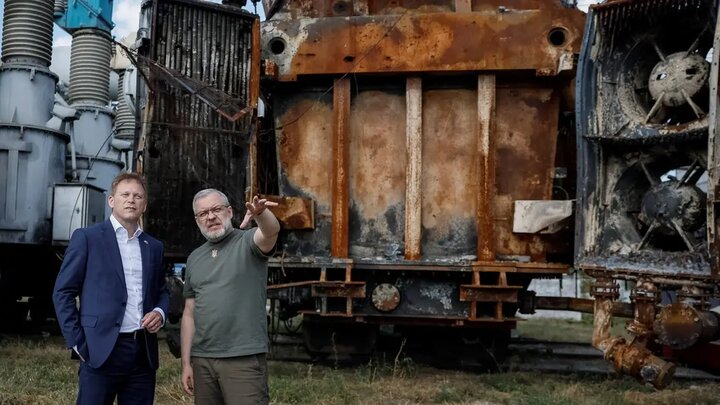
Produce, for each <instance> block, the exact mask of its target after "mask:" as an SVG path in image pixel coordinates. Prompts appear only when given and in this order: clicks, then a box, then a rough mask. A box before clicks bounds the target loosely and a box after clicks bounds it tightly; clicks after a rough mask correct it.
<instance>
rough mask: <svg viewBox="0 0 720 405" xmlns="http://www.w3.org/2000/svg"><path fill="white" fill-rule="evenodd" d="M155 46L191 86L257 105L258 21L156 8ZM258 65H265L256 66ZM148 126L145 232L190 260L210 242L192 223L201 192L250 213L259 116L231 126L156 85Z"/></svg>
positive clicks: (195, 7)
mask: <svg viewBox="0 0 720 405" xmlns="http://www.w3.org/2000/svg"><path fill="white" fill-rule="evenodd" d="M152 10H153V23H152V24H153V25H152V27H151V30H150V31H151V35H152V37H151V38H150V39H151V40H150V43H149V46H148V47H144V48H143V49H141V52H142V54H143V55H144V56H145V57H148V58H150V59H152V60H154V61H156V62H158V63H160V64H162V65H164V66H166V67H167V68H169V69H172V70H174V71H177V72H179V73H181V74H183V75H185V76H187V77H189V78H192V79H194V80H198V81H201V82H204V83H207V84H208V85H209V86H212V87H213V88H214V89H217V90H219V91H222V92H224V93H227V94H229V95H230V96H231V97H233V98H237V99H241V100H246V103H245V104H252V103H253V100H251V98H252V97H255V96H254V95H257V94H258V91H257V88H255V89H253V88H252V86H257V85H258V84H259V83H257V82H256V83H251V82H252V81H253V80H252V76H253V74H252V72H253V71H254V70H257V67H253V63H254V61H253V58H252V55H251V51H250V49H251V47H252V44H253V43H257V41H258V38H257V30H256V29H255V28H256V27H257V24H258V17H257V16H255V15H252V14H249V13H247V12H245V11H243V10H241V9H238V8H234V7H229V6H223V5H219V4H213V3H208V2H204V1H194V0H155V1H154V2H153V6H152ZM256 62H258V61H256ZM150 80H151V82H152V83H151V84H150V85H151V86H150V87H151V88H152V89H153V90H155V92H154V93H151V95H150V97H151V99H150V100H149V101H148V105H151V106H152V109H150V108H149V109H148V111H149V114H148V116H147V117H146V119H145V120H144V122H143V133H144V134H145V137H144V142H143V145H142V148H143V149H142V159H143V161H142V170H143V174H144V175H145V177H146V178H148V179H149V181H150V183H149V184H148V211H147V213H146V221H145V229H146V230H147V231H148V232H149V233H152V234H153V235H154V236H156V237H158V238H159V239H161V240H162V241H163V242H164V244H165V254H166V256H170V257H177V258H183V257H186V256H187V255H188V254H190V252H191V251H192V250H193V249H194V248H196V247H197V246H199V245H200V244H202V243H203V242H204V238H202V236H201V234H200V232H199V231H198V230H197V225H196V224H195V221H194V218H193V216H192V207H191V202H192V198H193V196H194V194H195V193H196V192H197V191H199V190H200V189H203V188H207V187H213V188H217V189H220V190H223V191H224V192H225V193H226V194H227V195H228V197H229V198H230V203H231V204H232V205H233V206H234V207H235V208H236V210H235V213H236V218H235V219H236V220H239V219H241V218H242V216H243V214H244V212H245V206H244V201H245V196H244V189H245V179H246V165H247V160H248V146H249V145H248V143H249V139H250V133H251V131H252V128H253V127H252V125H251V122H252V115H253V114H247V115H245V116H244V117H242V118H240V119H238V120H237V121H236V122H234V123H233V122H230V121H228V120H227V119H225V118H224V117H222V116H221V115H220V114H218V113H217V112H216V111H214V110H213V109H212V108H210V107H209V106H208V105H207V104H205V103H203V102H201V101H200V100H199V99H197V98H195V97H193V96H190V95H187V94H180V93H179V92H177V91H175V90H174V89H173V88H171V87H168V86H167V85H166V84H164V83H163V82H160V81H157V80H155V78H154V77H150Z"/></svg>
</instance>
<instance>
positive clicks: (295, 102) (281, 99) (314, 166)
mask: <svg viewBox="0 0 720 405" xmlns="http://www.w3.org/2000/svg"><path fill="white" fill-rule="evenodd" d="M276 100H277V102H276V104H275V125H276V126H277V127H278V130H277V131H276V132H275V139H276V145H277V154H278V164H279V166H280V167H279V171H280V176H279V178H280V194H281V195H286V196H297V197H303V198H308V199H311V200H313V201H314V204H315V231H314V232H290V233H287V234H286V235H285V243H286V245H287V248H286V253H287V254H288V255H291V256H295V255H297V256H326V257H329V255H330V223H331V218H332V211H331V203H332V201H331V194H332V193H331V184H332V180H331V177H332V173H333V171H332V170H333V166H332V164H333V163H332V162H333V160H332V153H331V151H332V139H333V138H332V116H333V115H332V97H331V96H328V95H327V94H326V95H323V94H322V92H320V91H318V92H314V91H305V92H298V93H297V94H291V93H277V94H276ZM283 123H286V124H285V125H283Z"/></svg>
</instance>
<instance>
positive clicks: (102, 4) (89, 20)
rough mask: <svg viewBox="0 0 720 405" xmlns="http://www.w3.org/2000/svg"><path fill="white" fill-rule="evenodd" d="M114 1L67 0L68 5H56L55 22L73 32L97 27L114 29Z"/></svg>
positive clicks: (107, 29)
mask: <svg viewBox="0 0 720 405" xmlns="http://www.w3.org/2000/svg"><path fill="white" fill-rule="evenodd" d="M112 10H113V2H112V1H111V0H67V6H66V7H65V8H64V10H63V7H55V13H54V17H55V24H57V25H58V26H59V27H60V28H62V29H64V30H65V31H67V32H69V33H70V34H72V33H73V32H75V31H77V30H80V29H86V28H95V29H99V30H103V31H107V32H110V31H112V29H113V27H114V26H115V24H114V23H113V22H112Z"/></svg>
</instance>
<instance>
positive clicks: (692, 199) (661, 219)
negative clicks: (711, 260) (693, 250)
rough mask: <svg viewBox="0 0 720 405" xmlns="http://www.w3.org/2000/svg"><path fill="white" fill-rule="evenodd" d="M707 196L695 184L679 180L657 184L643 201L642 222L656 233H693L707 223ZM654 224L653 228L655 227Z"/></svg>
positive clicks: (640, 216) (640, 217)
mask: <svg viewBox="0 0 720 405" xmlns="http://www.w3.org/2000/svg"><path fill="white" fill-rule="evenodd" d="M705 200H706V199H705V194H704V193H703V192H702V190H700V189H699V188H698V187H697V186H696V185H694V184H684V183H681V182H680V181H678V180H670V181H666V182H663V183H658V184H656V185H654V186H652V187H651V188H650V190H648V192H647V193H645V196H644V197H643V199H642V206H641V211H640V215H639V219H640V221H642V222H643V223H645V224H646V225H648V226H654V227H655V228H656V231H657V232H660V233H662V234H664V235H673V234H675V233H677V232H679V229H680V230H683V231H689V232H694V231H696V230H698V229H699V228H700V227H701V226H702V225H703V223H704V222H705ZM653 224H654V225H653Z"/></svg>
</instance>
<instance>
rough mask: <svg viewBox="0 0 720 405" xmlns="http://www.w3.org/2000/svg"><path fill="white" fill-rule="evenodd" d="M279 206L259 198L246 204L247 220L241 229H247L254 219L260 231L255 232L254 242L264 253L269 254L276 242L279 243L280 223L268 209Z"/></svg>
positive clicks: (256, 197)
mask: <svg viewBox="0 0 720 405" xmlns="http://www.w3.org/2000/svg"><path fill="white" fill-rule="evenodd" d="M277 205H278V204H277V203H275V202H272V201H268V200H266V199H264V198H263V199H260V198H259V197H258V196H255V197H253V200H252V201H251V202H249V203H245V207H246V208H247V211H246V212H245V218H244V219H243V221H242V224H240V228H245V227H246V226H247V225H248V224H249V223H250V221H251V220H252V219H255V222H257V224H258V230H257V231H255V235H254V236H253V242H255V244H256V245H257V247H258V248H260V251H262V252H263V253H269V252H270V251H271V250H272V248H273V246H275V242H277V238H278V233H279V232H280V223H279V222H278V220H277V218H275V215H273V213H272V212H271V211H270V210H269V209H267V207H275V206H277Z"/></svg>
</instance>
